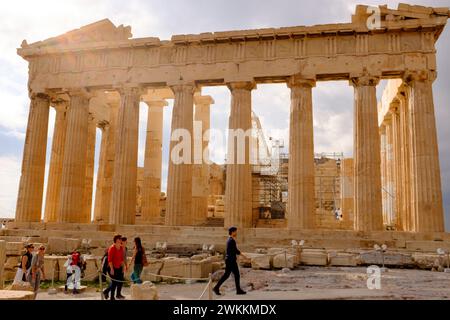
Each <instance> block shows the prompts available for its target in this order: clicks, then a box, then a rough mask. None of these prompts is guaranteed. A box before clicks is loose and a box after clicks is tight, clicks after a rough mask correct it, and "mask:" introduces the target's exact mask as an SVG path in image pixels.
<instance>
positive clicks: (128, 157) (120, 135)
mask: <svg viewBox="0 0 450 320" xmlns="http://www.w3.org/2000/svg"><path fill="white" fill-rule="evenodd" d="M140 97H141V89H140V88H137V87H127V88H122V89H121V90H120V100H121V101H120V108H119V114H118V117H117V131H116V138H115V140H116V142H115V157H114V175H113V185H112V198H111V209H110V213H111V216H110V223H111V224H134V223H135V219H136V183H137V157H138V133H139V103H140Z"/></svg>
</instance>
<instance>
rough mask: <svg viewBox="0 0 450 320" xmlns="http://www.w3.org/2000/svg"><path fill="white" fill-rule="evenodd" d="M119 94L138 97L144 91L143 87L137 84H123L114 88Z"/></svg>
mask: <svg viewBox="0 0 450 320" xmlns="http://www.w3.org/2000/svg"><path fill="white" fill-rule="evenodd" d="M114 89H115V90H117V92H119V94H120V95H121V96H124V95H131V96H138V97H139V99H140V97H141V96H142V95H143V94H144V93H145V89H144V88H142V87H141V86H139V85H131V84H125V85H120V86H117V87H115V88H114Z"/></svg>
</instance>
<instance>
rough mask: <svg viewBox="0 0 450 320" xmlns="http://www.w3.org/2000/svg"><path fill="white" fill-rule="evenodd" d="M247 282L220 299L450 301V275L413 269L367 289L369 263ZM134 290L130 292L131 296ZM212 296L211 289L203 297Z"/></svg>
mask: <svg viewBox="0 0 450 320" xmlns="http://www.w3.org/2000/svg"><path fill="white" fill-rule="evenodd" d="M241 274H242V284H243V287H244V288H245V289H246V290H247V291H248V294H247V295H245V296H236V294H235V292H234V280H233V277H230V279H229V280H228V281H227V282H226V283H225V284H224V286H223V287H222V292H223V293H224V295H222V296H220V297H217V296H214V298H215V299H221V300H233V299H239V300H244V299H250V300H272V299H273V300H277V299H299V300H303V299H340V300H343V299H403V300H410V299H411V300H412V299H421V300H426V299H449V298H450V273H443V272H431V271H421V270H411V269H389V270H388V271H387V272H382V274H381V289H379V290H376V289H375V290H369V289H368V288H367V279H368V276H367V270H366V268H363V267H357V268H343V267H328V268H327V267H301V268H298V269H296V270H293V271H288V272H282V271H263V270H252V269H249V268H242V269H241ZM205 285H206V283H193V284H162V283H160V284H157V288H158V291H159V296H160V299H164V300H187V299H188V300H191V299H198V298H199V296H200V295H201V293H202V291H203V290H204V288H205ZM129 292H130V290H129V288H124V294H125V296H126V297H127V298H129ZM207 298H208V292H206V293H205V296H204V297H203V299H207ZM37 299H38V300H65V299H77V300H78V299H80V300H100V299H101V298H100V293H99V292H98V291H97V290H96V289H95V288H89V289H87V291H86V292H84V293H82V294H80V295H75V296H74V295H71V294H69V295H66V294H64V293H57V294H56V295H50V294H49V293H48V292H47V291H42V292H40V293H39V294H38V296H37Z"/></svg>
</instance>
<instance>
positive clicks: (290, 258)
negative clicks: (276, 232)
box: [273, 253, 295, 269]
mask: <svg viewBox="0 0 450 320" xmlns="http://www.w3.org/2000/svg"><path fill="white" fill-rule="evenodd" d="M273 267H274V268H275V269H283V268H289V269H294V267H295V256H294V255H292V254H289V253H286V254H284V253H280V254H277V255H275V256H274V257H273Z"/></svg>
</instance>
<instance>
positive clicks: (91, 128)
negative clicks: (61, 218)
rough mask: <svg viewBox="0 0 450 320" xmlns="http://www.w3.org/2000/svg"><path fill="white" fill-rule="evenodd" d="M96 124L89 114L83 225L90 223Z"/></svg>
mask: <svg viewBox="0 0 450 320" xmlns="http://www.w3.org/2000/svg"><path fill="white" fill-rule="evenodd" d="M96 131H97V123H96V122H95V118H94V116H93V115H92V114H89V124H88V138H87V151H86V185H85V188H84V195H83V205H84V211H83V217H82V220H81V221H82V222H83V223H90V222H91V221H92V219H91V215H92V192H93V188H94V165H95V140H96V135H97V132H96Z"/></svg>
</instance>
